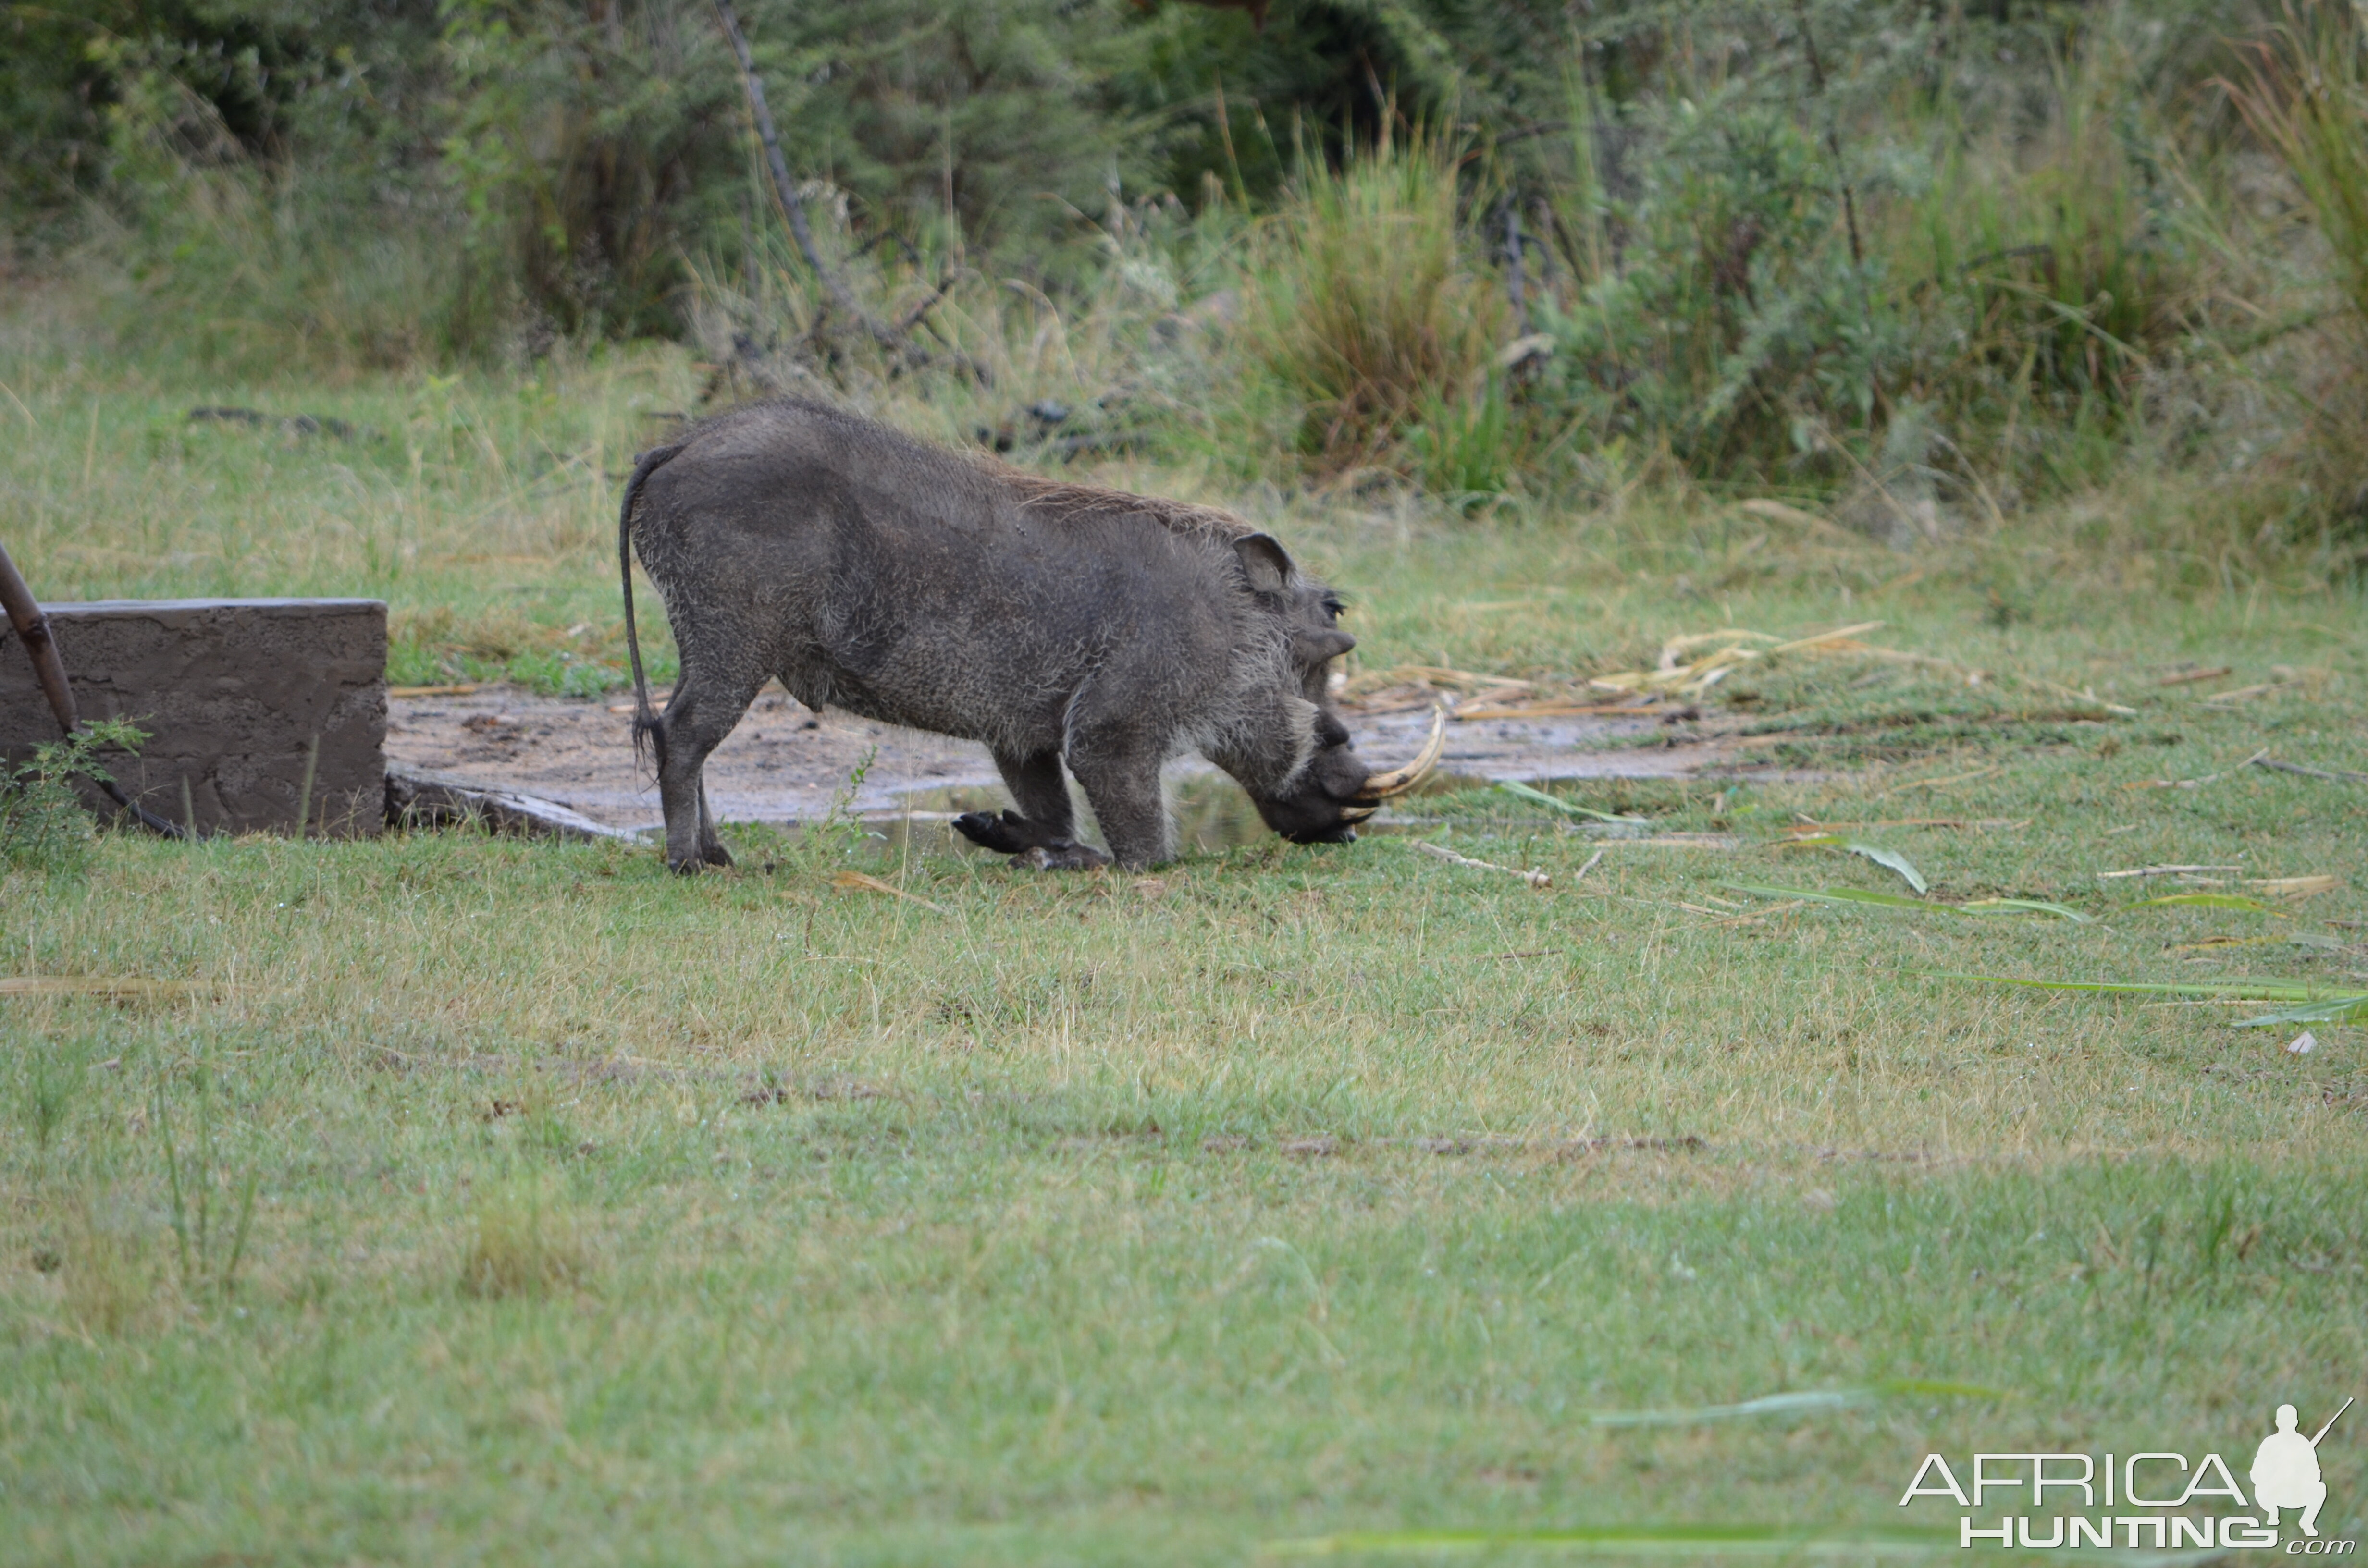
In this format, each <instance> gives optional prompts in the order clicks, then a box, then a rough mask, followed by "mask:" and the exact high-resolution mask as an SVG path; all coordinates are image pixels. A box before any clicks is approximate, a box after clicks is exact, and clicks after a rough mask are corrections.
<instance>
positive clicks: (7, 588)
mask: <svg viewBox="0 0 2368 1568" xmlns="http://www.w3.org/2000/svg"><path fill="white" fill-rule="evenodd" d="M0 609H6V611H7V612H8V624H9V625H10V626H12V627H14V628H15V629H16V631H17V638H18V639H19V640H20V641H22V642H23V643H24V644H25V653H26V655H27V656H28V657H29V658H30V659H31V660H32V661H33V674H34V676H35V677H36V678H38V679H39V680H40V683H41V695H42V696H44V697H46V698H48V699H50V711H51V713H52V714H54V715H55V716H56V717H57V721H58V733H61V734H63V735H64V736H66V737H67V738H69V739H71V738H73V736H74V733H76V732H77V731H79V730H80V729H81V728H82V715H81V714H80V713H79V712H77V711H76V710H75V709H74V687H73V686H72V685H70V684H69V683H68V682H67V680H66V662H65V660H64V659H63V658H62V657H60V656H59V653H58V641H57V639H56V638H54V637H52V636H51V635H50V618H49V617H48V616H46V615H43V614H42V613H41V606H40V601H39V600H37V599H35V598H34V597H33V590H32V589H31V588H30V587H28V585H26V582H25V574H23V573H21V572H19V571H17V563H16V562H14V561H13V560H11V559H9V556H8V547H7V546H6V545H5V544H0ZM90 781H91V782H92V783H94V784H96V785H97V786H98V787H99V788H100V789H101V790H105V791H107V798H108V800H110V801H114V802H115V803H116V804H117V805H119V806H120V807H122V808H123V809H124V810H125V811H126V812H130V813H131V816H132V817H133V819H134V820H136V821H137V822H138V823H139V824H140V825H141V826H142V827H144V828H146V829H147V830H148V831H149V832H151V833H157V834H162V835H165V837H167V838H186V837H187V836H188V830H187V829H185V828H183V827H182V826H181V824H178V823H176V822H170V821H167V820H166V819H165V818H164V817H160V816H158V815H157V814H156V813H155V812H152V811H150V810H148V809H147V808H146V807H145V806H142V805H141V804H139V803H138V802H137V801H133V800H132V799H131V796H129V795H127V794H125V793H124V792H123V787H122V786H121V785H120V784H118V783H117V782H116V781H115V780H114V779H112V778H102V777H100V776H98V775H97V774H93V775H91V776H90Z"/></svg>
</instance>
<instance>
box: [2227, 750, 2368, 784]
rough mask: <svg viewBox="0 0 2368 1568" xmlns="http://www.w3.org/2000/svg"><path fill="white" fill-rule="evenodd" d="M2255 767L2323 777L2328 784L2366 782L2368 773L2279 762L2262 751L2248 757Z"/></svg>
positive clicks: (2367, 781)
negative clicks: (2257, 754)
mask: <svg viewBox="0 0 2368 1568" xmlns="http://www.w3.org/2000/svg"><path fill="white" fill-rule="evenodd" d="M2246 760H2248V761H2249V762H2250V763H2251V764H2252V765H2253V766H2254V767H2269V768H2274V769H2276V770H2277V771H2278V772H2280V773H2299V774H2301V775H2302V776H2303V777H2304V778H2324V779H2326V780H2327V781H2328V783H2330V784H2368V773H2353V772H2351V771H2349V770H2348V769H2345V768H2340V767H2338V768H2334V769H2331V770H2330V769H2328V768H2324V767H2304V766H2303V765H2302V764H2301V763H2299V762H2280V761H2279V760H2278V759H2277V758H2275V757H2273V756H2270V755H2269V754H2268V753H2267V752H2263V753H2261V754H2260V755H2259V756H2252V757H2248V758H2247V759H2246Z"/></svg>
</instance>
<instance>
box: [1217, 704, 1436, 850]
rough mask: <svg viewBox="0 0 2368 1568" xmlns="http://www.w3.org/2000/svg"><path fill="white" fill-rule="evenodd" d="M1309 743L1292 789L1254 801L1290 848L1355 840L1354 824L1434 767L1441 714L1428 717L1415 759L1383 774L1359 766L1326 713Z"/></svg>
mask: <svg viewBox="0 0 2368 1568" xmlns="http://www.w3.org/2000/svg"><path fill="white" fill-rule="evenodd" d="M1315 742H1316V745H1317V748H1318V749H1317V751H1316V753H1315V756H1313V757H1312V758H1310V759H1309V760H1308V764H1307V770H1306V771H1305V772H1304V773H1303V774H1302V775H1301V776H1300V782H1299V786H1298V788H1296V789H1294V790H1292V791H1291V792H1289V793H1288V794H1285V795H1282V796H1280V797H1277V798H1275V799H1273V800H1266V801H1258V815H1259V816H1260V817H1262V818H1264V819H1265V821H1266V824H1267V826H1269V827H1270V828H1272V829H1274V830H1275V832H1277V833H1279V834H1281V835H1282V836H1283V837H1285V838H1288V839H1290V840H1291V841H1292V843H1293V844H1346V843H1348V842H1349V841H1350V840H1351V839H1353V838H1355V837H1356V836H1357V824H1359V823H1360V822H1363V821H1364V820H1365V819H1366V818H1367V817H1370V816H1372V814H1373V813H1374V812H1377V811H1379V810H1380V809H1381V806H1382V802H1383V801H1387V800H1391V799H1393V798H1394V797H1396V796H1399V795H1403V794H1406V793H1407V792H1408V791H1410V790H1414V789H1415V788H1417V786H1419V785H1420V784H1421V783H1422V782H1423V780H1424V779H1426V778H1429V777H1430V775H1431V772H1432V770H1433V769H1435V768H1436V767H1438V766H1439V759H1440V756H1442V755H1444V754H1445V752H1446V750H1447V715H1446V713H1445V712H1444V711H1440V712H1437V713H1434V714H1433V715H1432V716H1431V724H1430V738H1429V740H1427V741H1426V742H1424V743H1423V748H1422V751H1421V753H1420V755H1418V756H1416V758H1415V759H1414V760H1413V761H1412V762H1409V763H1407V764H1406V766H1405V767H1395V768H1392V769H1390V770H1389V771H1388V772H1386V773H1375V772H1374V771H1372V769H1371V768H1369V767H1366V766H1365V764H1364V761H1363V759H1362V758H1360V757H1359V756H1357V753H1356V750H1355V748H1354V747H1353V746H1351V745H1350V744H1349V730H1348V726H1346V725H1344V724H1342V723H1341V722H1340V721H1339V720H1338V718H1336V717H1335V716H1334V715H1332V714H1331V713H1329V712H1325V713H1319V714H1317V715H1316V719H1315Z"/></svg>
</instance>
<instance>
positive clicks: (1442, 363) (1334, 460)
mask: <svg viewBox="0 0 2368 1568" xmlns="http://www.w3.org/2000/svg"><path fill="white" fill-rule="evenodd" d="M1457 163H1458V159H1457V158H1456V156H1455V153H1454V150H1453V149H1452V147H1451V146H1449V145H1448V144H1447V143H1446V142H1444V141H1443V140H1441V139H1440V138H1439V137H1437V136H1435V135H1429V134H1425V133H1422V132H1419V131H1417V133H1415V134H1413V135H1412V136H1410V137H1406V138H1403V139H1400V138H1393V137H1391V136H1389V135H1387V134H1384V135H1383V137H1382V138H1381V139H1380V140H1379V141H1378V142H1376V143H1375V144H1374V145H1373V146H1372V148H1371V149H1370V150H1368V151H1365V152H1360V153H1353V154H1351V155H1350V156H1349V158H1348V159H1347V161H1346V162H1345V163H1343V164H1342V165H1341V166H1339V167H1338V168H1337V169H1336V168H1332V167H1329V166H1327V165H1323V164H1321V163H1320V162H1315V161H1313V160H1311V161H1310V163H1309V164H1308V165H1307V166H1306V167H1305V168H1304V170H1303V172H1302V173H1301V175H1300V177H1299V179H1298V180H1297V182H1296V183H1295V185H1294V186H1293V187H1292V190H1291V192H1290V194H1289V196H1288V197H1287V198H1286V199H1285V201H1284V204H1283V207H1282V210H1281V211H1280V212H1279V213H1277V214H1276V216H1275V217H1274V219H1273V220H1272V222H1271V224H1270V226H1269V228H1268V229H1267V230H1266V231H1265V232H1264V233H1263V234H1262V235H1261V236H1260V237H1259V240H1258V243H1257V244H1256V245H1255V246H1254V249H1253V252H1252V255H1253V264H1252V271H1251V274H1250V277H1249V279H1248V284H1247V301H1246V311H1245V319H1244V324H1243V328H1244V330H1243V337H1244V341H1245V347H1247V352H1248V355H1249V357H1250V358H1251V359H1252V361H1253V362H1254V363H1255V365H1256V366H1257V367H1258V369H1260V370H1261V371H1263V372H1264V373H1265V374H1266V375H1267V376H1268V377H1270V378H1271V380H1272V381H1273V383H1274V384H1275V386H1277V387H1278V388H1279V389H1280V390H1281V392H1283V393H1284V394H1285V395H1286V396H1287V397H1288V398H1289V399H1290V400H1291V401H1292V403H1293V404H1294V405H1295V407H1296V410H1297V415H1298V417H1297V419H1296V422H1295V432H1294V435H1295V440H1296V444H1297V448H1298V450H1299V452H1300V453H1301V455H1302V456H1303V457H1304V458H1305V459H1307V460H1309V461H1310V462H1311V463H1312V464H1313V465H1314V466H1315V468H1316V470H1317V471H1318V472H1330V473H1338V472H1343V471H1346V470H1349V469H1352V468H1357V467H1361V466H1367V465H1379V464H1386V463H1388V462H1390V461H1391V460H1393V455H1394V449H1395V448H1396V447H1397V446H1398V445H1399V443H1400V441H1401V440H1402V438H1404V437H1406V436H1407V434H1408V433H1409V432H1410V431H1412V430H1414V429H1417V428H1422V429H1425V430H1428V431H1430V432H1432V433H1433V436H1432V440H1431V442H1430V445H1429V449H1430V450H1434V451H1437V452H1440V453H1442V454H1445V453H1448V452H1452V453H1453V454H1454V456H1453V458H1452V460H1449V461H1450V466H1452V467H1454V468H1456V469H1458V470H1460V471H1461V472H1462V473H1463V477H1467V478H1468V477H1471V476H1472V475H1473V474H1474V472H1487V471H1490V470H1491V469H1492V468H1493V464H1491V463H1489V462H1486V461H1483V462H1480V463H1479V464H1477V466H1476V468H1475V465H1474V460H1473V454H1472V452H1471V450H1470V449H1471V445H1472V443H1471V440H1470V438H1469V433H1470V431H1471V430H1472V429H1473V428H1474V426H1475V425H1476V426H1478V427H1479V428H1480V429H1481V430H1482V431H1483V433H1484V434H1485V433H1486V431H1489V430H1494V431H1495V432H1497V438H1501V436H1502V432H1503V429H1504V426H1503V423H1502V421H1501V420H1497V421H1495V422H1493V423H1491V422H1490V421H1488V419H1487V417H1486V413H1485V408H1486V401H1487V398H1488V395H1489V376H1490V373H1491V371H1492V370H1493V369H1494V368H1495V365H1496V358H1497V352H1498V350H1499V348H1500V347H1502V345H1503V344H1504V342H1505V340H1506V337H1507V335H1508V332H1507V327H1508V306H1507V303H1506V301H1505V298H1504V295H1503V292H1502V290H1501V286H1500V285H1499V284H1498V282H1497V279H1496V278H1495V277H1494V276H1493V275H1492V274H1491V273H1490V272H1489V271H1488V270H1487V269H1486V267H1483V266H1481V265H1480V264H1479V263H1478V261H1477V258H1476V257H1475V256H1474V247H1473V246H1472V244H1470V243H1469V241H1468V239H1467V235H1466V233H1465V229H1464V224H1463V217H1462V210H1463V192H1462V190H1461V188H1460V187H1459V184H1458V180H1457ZM1475 416H1476V418H1475ZM1448 426H1454V427H1456V429H1457V431H1458V435H1457V437H1456V438H1453V439H1443V438H1442V437H1440V435H1439V434H1438V433H1439V432H1440V431H1441V430H1442V429H1444V428H1446V427H1448Z"/></svg>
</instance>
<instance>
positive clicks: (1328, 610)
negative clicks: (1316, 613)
mask: <svg viewBox="0 0 2368 1568" xmlns="http://www.w3.org/2000/svg"><path fill="white" fill-rule="evenodd" d="M1347 608H1349V607H1348V606H1347V605H1344V604H1342V603H1341V602H1340V596H1339V595H1338V594H1326V595H1325V596H1324V619H1326V620H1338V619H1340V612H1341V611H1343V610H1345V609H1347Z"/></svg>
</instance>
